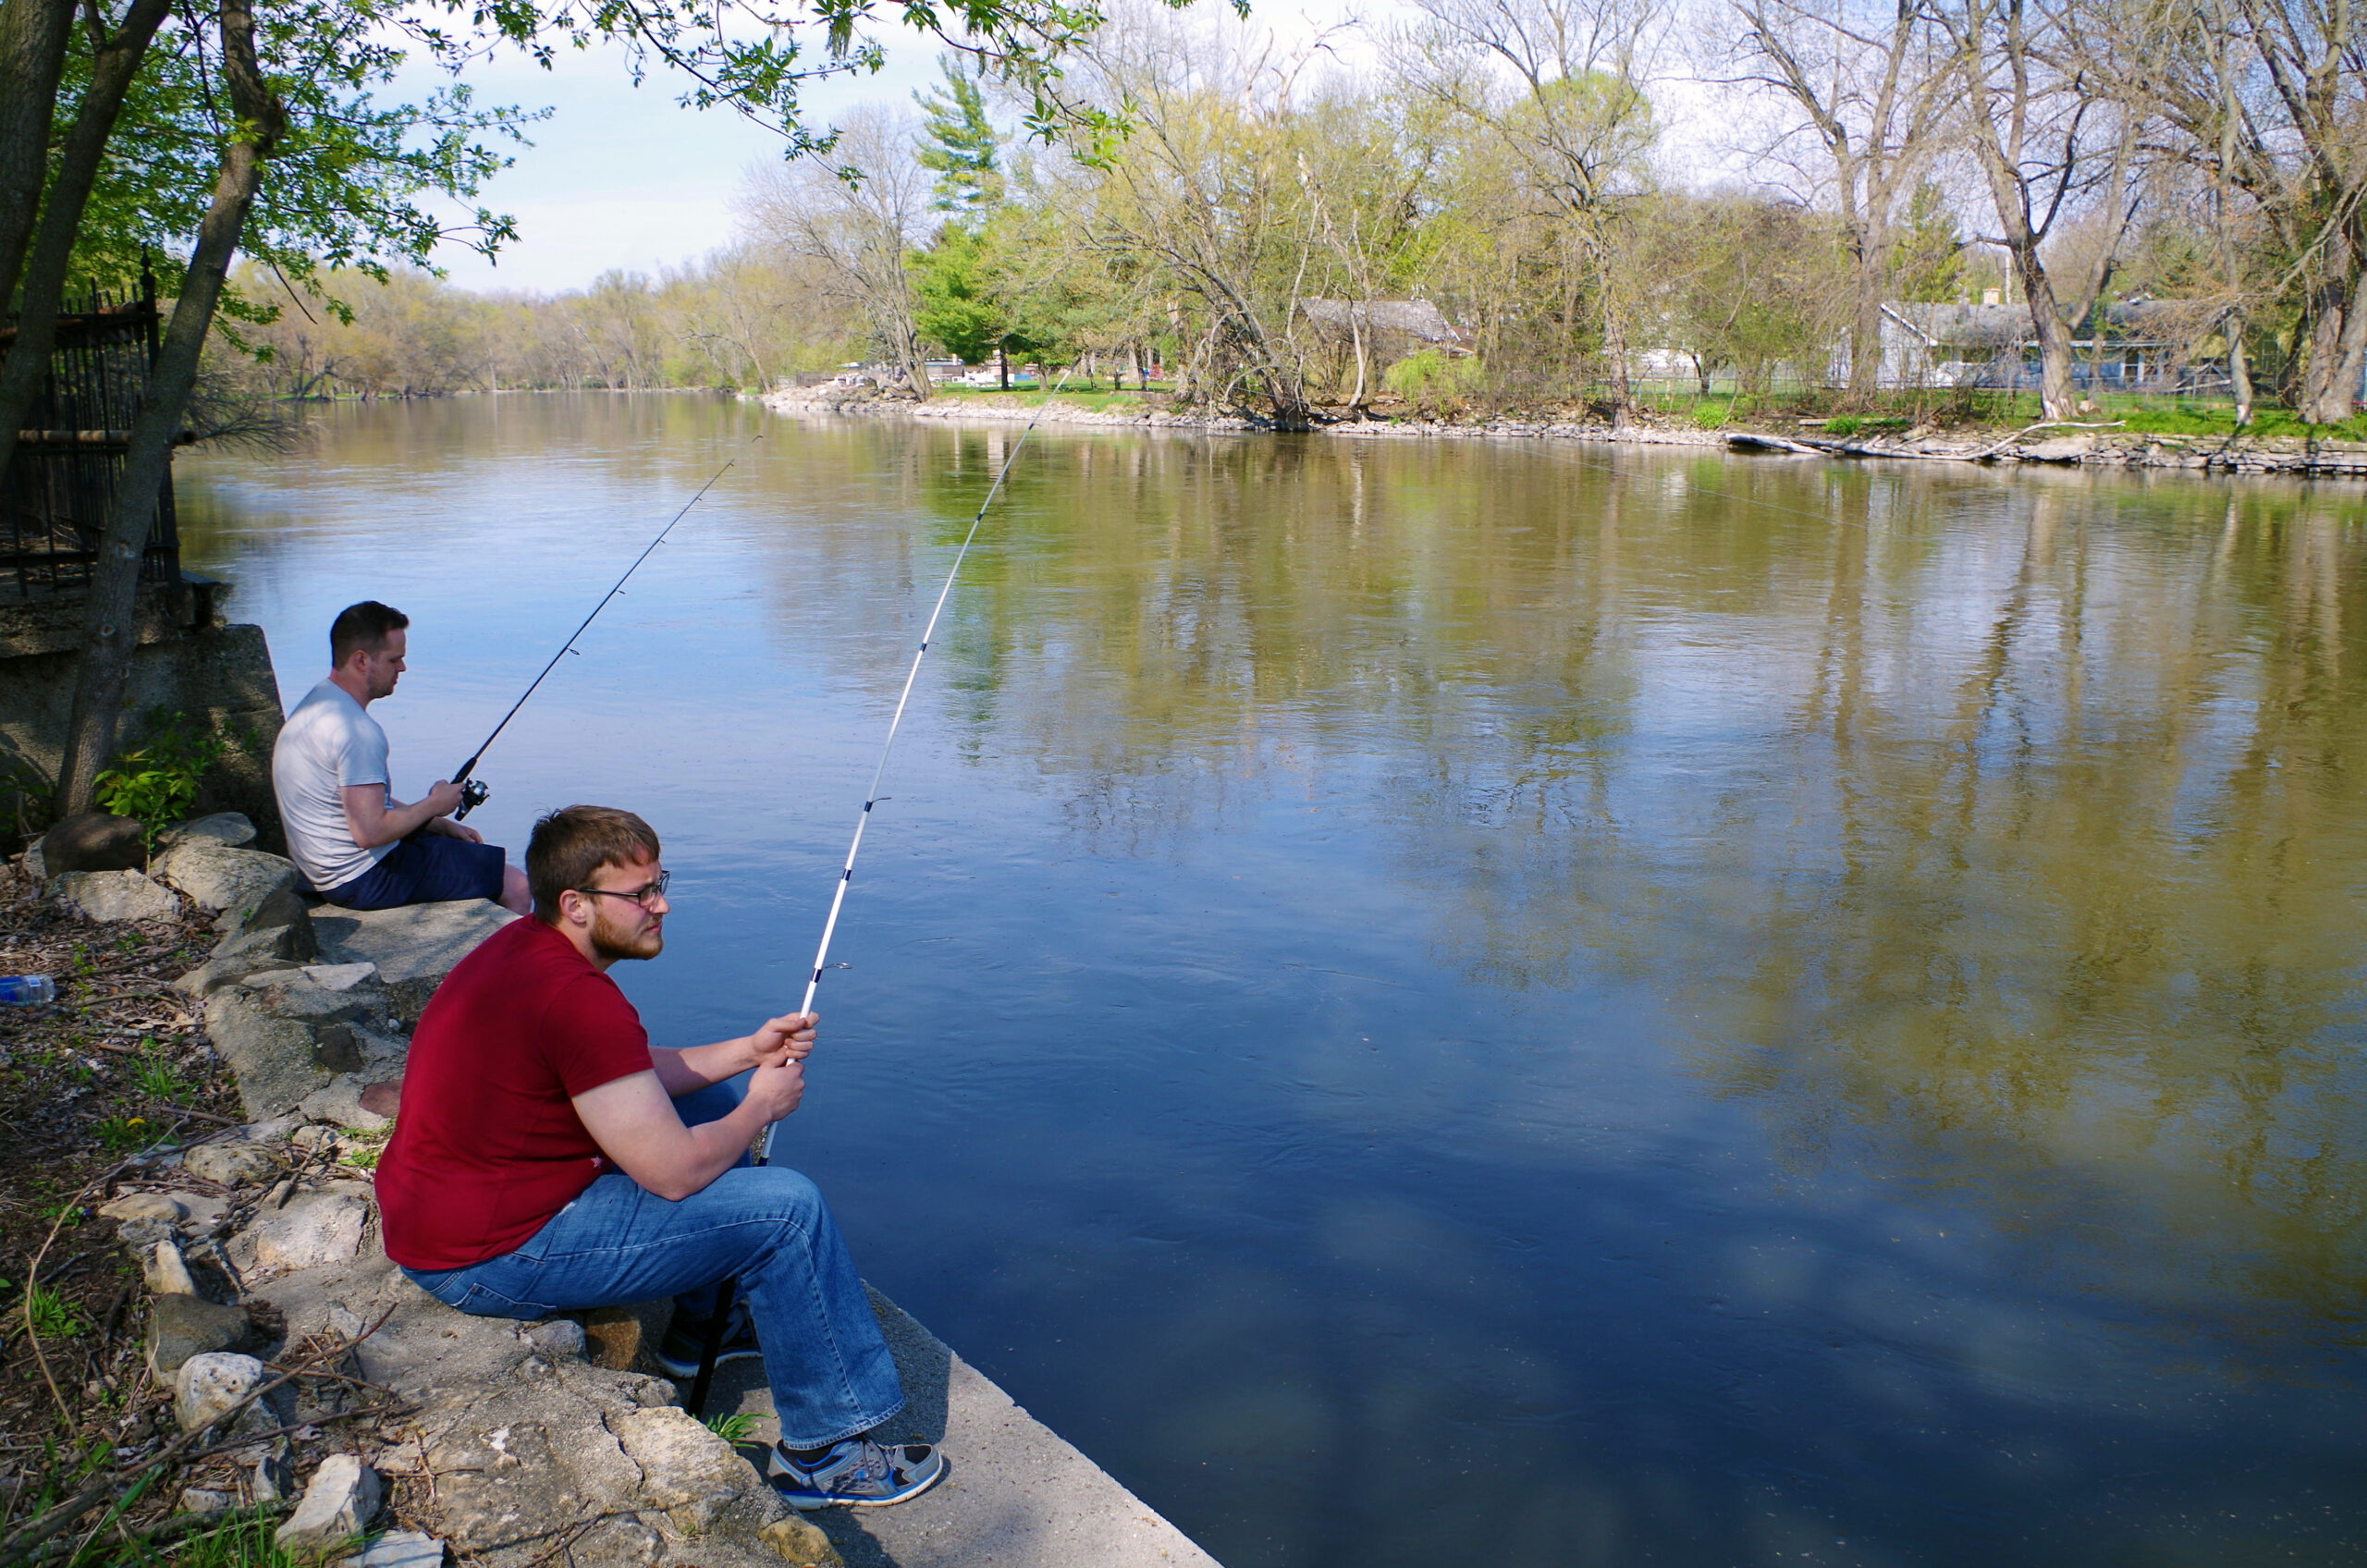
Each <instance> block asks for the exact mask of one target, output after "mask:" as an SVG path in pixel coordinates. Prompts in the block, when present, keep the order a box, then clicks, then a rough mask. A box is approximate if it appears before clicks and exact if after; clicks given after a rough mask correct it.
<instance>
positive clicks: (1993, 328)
mask: <svg viewBox="0 0 2367 1568" xmlns="http://www.w3.org/2000/svg"><path fill="white" fill-rule="evenodd" d="M2207 325H2208V324H2207V323H2206V322H2203V321H2201V320H2199V319H2198V308H2197V307H2195V306H2193V305H2190V304H2188V303H2187V302H2185V301H2183V300H2128V301H2126V302H2124V303H2120V304H2110V305H2099V306H2097V307H2096V309H2095V311H2094V312H2093V313H2092V314H2091V316H2090V317H2089V319H2088V320H2087V321H2085V322H2082V323H2080V324H2079V325H2077V326H2075V327H2074V328H2073V336H2072V341H2071V375H2072V380H2073V382H2074V384H2075V385H2077V386H2080V387H2083V388H2090V389H2095V390H2102V391H2114V392H2120V391H2127V392H2140V391H2143V392H2170V391H2191V390H2193V389H2195V387H2196V386H2198V385H2201V383H2202V382H2205V381H2210V380H2214V379H2218V374H2217V370H2216V367H2215V366H2214V365H2212V364H2210V363H2208V362H2205V363H2201V364H2196V363H2191V362H2189V361H2188V359H2187V357H2186V356H2188V355H2189V354H2190V353H2191V352H2192V350H2193V345H2194V341H2195V339H2196V337H2199V336H2201V330H2202V329H2204V328H2206V327H2207ZM1882 353H1883V360H1882V371H1881V373H1880V377H1879V380H1880V384H1881V385H1882V386H1993V387H2000V388H2007V389H2017V388H2023V387H2031V386H2037V385H2038V380H2039V346H2038V335H2037V333H2036V332H2035V330H2033V328H2032V326H2031V324H2030V308H2029V307H2028V306H2027V305H2005V304H1988V303H1983V304H1979V305H1935V304H1922V303H1911V302H1907V301H1904V300H1900V301H1895V302H1893V303H1890V304H1885V305H1884V306H1883V336H1882ZM1837 358H1838V360H1839V361H1840V362H1839V363H1838V364H1837V365H1836V366H1835V367H1834V369H1835V377H1834V378H1835V380H1836V381H1846V380H1847V379H1848V374H1849V365H1848V352H1847V350H1846V349H1843V350H1842V352H1841V353H1840V354H1839V355H1838V356H1837Z"/></svg>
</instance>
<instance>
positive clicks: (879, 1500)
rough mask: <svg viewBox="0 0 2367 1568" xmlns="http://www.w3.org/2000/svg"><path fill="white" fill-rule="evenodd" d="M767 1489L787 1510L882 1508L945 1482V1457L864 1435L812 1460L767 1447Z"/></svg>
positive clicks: (921, 1447)
mask: <svg viewBox="0 0 2367 1568" xmlns="http://www.w3.org/2000/svg"><path fill="white" fill-rule="evenodd" d="M771 1469H772V1475H771V1476H770V1477H769V1479H770V1480H771V1482H772V1484H773V1487H774V1488H775V1489H776V1490H778V1491H779V1493H780V1495H781V1498H782V1501H786V1502H787V1503H788V1504H789V1505H790V1506H791V1508H797V1509H807V1510H811V1509H816V1508H836V1507H839V1506H840V1505H844V1506H846V1507H848V1508H885V1507H887V1506H888V1505H889V1503H892V1502H902V1501H904V1500H905V1499H907V1498H915V1497H918V1496H920V1495H921V1493H923V1492H925V1491H926V1490H928V1489H929V1488H931V1487H933V1486H935V1485H937V1483H938V1482H939V1481H941V1480H943V1479H944V1478H945V1456H944V1455H943V1454H941V1453H939V1452H937V1450H935V1449H933V1448H931V1447H929V1445H928V1444H926V1443H891V1444H888V1445H885V1446H883V1445H881V1444H879V1443H876V1442H874V1441H872V1440H871V1438H870V1435H869V1434H868V1433H865V1434H864V1435H862V1436H859V1437H852V1438H844V1439H840V1440H839V1441H838V1442H835V1443H833V1444H831V1445H830V1446H829V1447H828V1449H825V1450H824V1451H823V1452H822V1453H821V1455H820V1456H819V1457H817V1458H815V1459H810V1460H801V1459H799V1458H798V1457H797V1456H796V1455H795V1454H793V1453H791V1452H790V1451H789V1450H788V1449H787V1448H785V1447H783V1446H782V1445H780V1444H779V1443H775V1444H774V1445H773V1459H772V1466H771Z"/></svg>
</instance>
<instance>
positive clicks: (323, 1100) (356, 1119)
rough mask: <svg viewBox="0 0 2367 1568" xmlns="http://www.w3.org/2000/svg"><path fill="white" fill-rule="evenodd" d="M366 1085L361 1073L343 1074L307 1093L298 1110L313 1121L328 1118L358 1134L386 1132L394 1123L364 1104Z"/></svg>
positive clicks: (326, 1119)
mask: <svg viewBox="0 0 2367 1568" xmlns="http://www.w3.org/2000/svg"><path fill="white" fill-rule="evenodd" d="M365 1087H366V1085H365V1084H363V1083H362V1078H361V1075H360V1074H359V1073H353V1072H346V1073H340V1074H338V1075H337V1077H335V1078H332V1079H330V1080H329V1082H328V1086H327V1087H326V1088H323V1089H315V1090H314V1091H313V1093H311V1094H309V1095H306V1096H304V1099H303V1103H302V1104H300V1105H299V1106H298V1107H297V1108H296V1109H298V1110H299V1111H300V1112H302V1113H303V1114H304V1115H305V1116H306V1117H309V1118H310V1119H311V1120H313V1121H326V1122H330V1123H332V1124H334V1125H336V1126H338V1127H343V1128H346V1129H347V1130H349V1131H350V1132H355V1133H383V1132H385V1131H386V1129H387V1128H388V1127H390V1126H392V1125H393V1122H392V1121H390V1120H389V1119H388V1118H386V1117H385V1116H381V1115H380V1114H378V1113H377V1112H376V1111H374V1110H372V1109H369V1108H368V1107H367V1106H365V1105H364V1104H363V1103H362V1091H363V1090H364V1088H365Z"/></svg>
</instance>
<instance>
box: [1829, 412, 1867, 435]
mask: <svg viewBox="0 0 2367 1568" xmlns="http://www.w3.org/2000/svg"><path fill="white" fill-rule="evenodd" d="M1864 423H1866V422H1865V421H1864V420H1861V419H1859V418H1858V416H1857V415H1856V414H1835V415H1834V416H1833V417H1832V418H1831V419H1829V420H1826V421H1825V422H1824V433H1825V434H1826V435H1857V434H1858V429H1859V427H1860V426H1862V425H1863V424H1864Z"/></svg>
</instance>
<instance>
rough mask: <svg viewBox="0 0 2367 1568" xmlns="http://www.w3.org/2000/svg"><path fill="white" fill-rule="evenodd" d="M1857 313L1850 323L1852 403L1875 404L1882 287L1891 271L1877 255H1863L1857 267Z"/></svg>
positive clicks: (1879, 364) (1880, 366) (1880, 359)
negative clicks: (1873, 402)
mask: <svg viewBox="0 0 2367 1568" xmlns="http://www.w3.org/2000/svg"><path fill="white" fill-rule="evenodd" d="M1856 271H1857V285H1858V287H1857V295H1858V298H1857V310H1856V312H1855V313H1854V315H1853V316H1852V318H1851V320H1850V323H1849V401H1850V402H1851V404H1853V405H1857V406H1864V405H1869V404H1870V403H1872V401H1873V397H1874V391H1875V389H1876V388H1877V387H1879V386H1881V385H1882V369H1883V285H1884V284H1885V283H1887V282H1888V281H1889V278H1890V272H1889V269H1888V268H1887V267H1885V266H1883V262H1882V258H1881V257H1880V256H1878V255H1874V256H1870V255H1865V254H1862V253H1861V254H1860V255H1859V256H1858V265H1857V269H1856Z"/></svg>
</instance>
